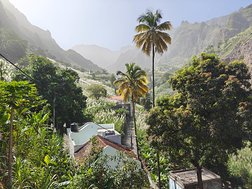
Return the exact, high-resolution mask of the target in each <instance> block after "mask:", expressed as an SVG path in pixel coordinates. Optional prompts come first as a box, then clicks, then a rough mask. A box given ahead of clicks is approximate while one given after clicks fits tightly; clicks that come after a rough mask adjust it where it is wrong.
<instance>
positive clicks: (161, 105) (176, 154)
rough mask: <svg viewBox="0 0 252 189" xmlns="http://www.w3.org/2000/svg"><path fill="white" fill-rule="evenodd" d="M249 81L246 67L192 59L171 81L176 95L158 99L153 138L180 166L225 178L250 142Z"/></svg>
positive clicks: (208, 57)
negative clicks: (233, 154) (232, 158)
mask: <svg viewBox="0 0 252 189" xmlns="http://www.w3.org/2000/svg"><path fill="white" fill-rule="evenodd" d="M249 80H250V75H249V73H248V68H247V67H246V65H245V64H244V63H242V62H238V61H235V62H231V63H224V62H221V61H220V59H219V58H218V57H217V56H215V55H213V54H205V53H202V54H201V55H200V56H199V57H194V58H193V59H192V61H191V63H190V64H189V65H188V66H186V67H184V68H182V69H180V70H179V71H178V72H177V73H176V74H175V75H174V76H173V77H172V78H171V80H170V83H171V86H172V88H173V90H175V91H176V93H175V94H174V95H172V96H166V97H163V98H161V99H159V100H158V106H157V107H156V108H155V109H153V110H152V112H151V113H150V116H149V117H148V119H147V122H148V124H149V125H150V127H149V129H148V133H149V135H150V136H151V137H153V138H156V139H157V140H154V141H159V142H156V145H159V148H161V149H162V150H164V151H167V152H168V153H169V158H170V160H171V162H173V163H175V164H176V165H179V166H180V167H184V166H188V165H189V164H191V165H193V166H194V167H196V168H197V169H198V171H200V169H201V167H202V166H208V167H210V168H212V169H213V170H214V171H216V172H217V173H219V174H222V173H223V171H224V170H226V167H225V162H227V159H228V154H229V153H231V152H234V151H236V149H237V148H241V147H242V145H243V140H246V139H248V138H249V136H250V137H251V130H252V125H251V123H252V122H251V121H252V119H251V114H252V100H251V98H250V96H251V86H250V83H249ZM154 145H155V144H154ZM198 173H200V172H198ZM198 179H200V178H199V177H198Z"/></svg>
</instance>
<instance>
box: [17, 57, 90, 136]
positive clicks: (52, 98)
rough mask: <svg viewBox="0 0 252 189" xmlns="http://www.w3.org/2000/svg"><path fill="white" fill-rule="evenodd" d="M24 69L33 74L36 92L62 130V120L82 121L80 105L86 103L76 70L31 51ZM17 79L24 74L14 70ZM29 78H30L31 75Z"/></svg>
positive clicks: (68, 123) (82, 105)
mask: <svg viewBox="0 0 252 189" xmlns="http://www.w3.org/2000/svg"><path fill="white" fill-rule="evenodd" d="M27 61H28V66H27V68H26V72H28V73H29V74H30V76H31V77H32V78H33V80H32V81H31V82H34V83H35V84H36V86H37V88H38V93H39V95H41V96H42V97H43V98H44V99H46V100H47V102H48V103H49V104H50V105H51V106H50V109H51V112H52V113H53V114H52V122H53V124H54V125H55V127H56V128H57V129H58V130H59V131H60V133H63V124H65V123H66V125H67V126H68V125H70V124H71V123H72V122H79V123H82V122H83V121H84V120H85V117H84V113H83V109H84V108H85V107H86V97H85V96H84V95H83V93H82V89H81V88H80V87H78V86H77V82H78V81H79V76H78V74H77V73H76V72H75V71H73V70H71V69H61V68H59V67H56V66H55V65H54V64H53V63H52V62H51V61H50V60H49V59H47V58H44V57H40V56H36V55H30V56H29V57H28V59H27ZM15 79H18V80H24V79H30V78H24V76H23V75H21V74H19V73H17V75H16V78H15ZM30 80H31V79H30Z"/></svg>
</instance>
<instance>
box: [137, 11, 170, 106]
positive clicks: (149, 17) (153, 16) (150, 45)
mask: <svg viewBox="0 0 252 189" xmlns="http://www.w3.org/2000/svg"><path fill="white" fill-rule="evenodd" d="M161 19H162V15H161V13H160V11H159V10H156V12H155V13H154V12H152V11H150V10H147V12H146V13H145V14H143V15H141V16H139V18H138V19H137V20H138V22H139V25H137V26H136V28H135V30H136V32H137V34H136V35H135V36H134V39H133V41H134V42H135V43H136V46H137V47H138V48H141V49H142V51H143V52H144V53H145V54H147V55H148V56H150V53H151V52H152V101H153V102H152V103H153V104H152V106H153V107H155V84H154V60H155V53H156V52H158V53H159V54H163V52H165V51H166V50H167V49H168V44H171V37H170V35H169V34H168V33H167V32H166V31H167V30H170V29H171V27H172V25H171V23H170V22H169V21H166V22H163V23H160V21H161Z"/></svg>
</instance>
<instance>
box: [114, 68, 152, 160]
mask: <svg viewBox="0 0 252 189" xmlns="http://www.w3.org/2000/svg"><path fill="white" fill-rule="evenodd" d="M125 66H126V72H125V73H124V72H121V71H118V72H117V75H118V76H120V77H119V78H118V79H117V80H115V81H114V85H115V86H116V87H117V93H118V94H119V95H121V96H122V98H123V100H124V101H126V102H127V101H128V100H129V99H130V100H131V103H132V112H133V121H134V130H135V135H136V145H137V146H136V147H137V157H138V158H139V152H138V140H137V130H136V116H135V103H136V101H137V100H138V98H139V97H142V96H145V95H146V94H147V93H148V86H147V83H148V81H147V75H146V72H145V71H144V70H142V69H141V68H140V67H139V66H137V65H135V63H131V64H126V65H125Z"/></svg>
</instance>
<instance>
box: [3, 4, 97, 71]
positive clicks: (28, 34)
mask: <svg viewBox="0 0 252 189" xmlns="http://www.w3.org/2000/svg"><path fill="white" fill-rule="evenodd" d="M0 51H1V53H2V54H4V55H5V56H7V57H8V58H9V59H11V60H12V61H17V60H18V59H19V58H21V57H23V56H25V54H26V53H35V54H38V55H42V56H46V57H49V58H52V59H55V60H56V61H58V62H62V63H65V64H67V65H69V64H70V65H71V66H73V67H77V68H81V69H85V70H93V71H101V70H102V69H101V68H99V67H98V66H97V65H95V64H93V63H92V62H91V61H90V60H87V59H85V58H83V57H82V56H80V55H79V54H77V53H72V52H68V51H65V50H63V49H62V48H60V47H59V45H58V44H57V43H56V42H55V40H54V39H53V38H52V36H51V33H50V32H49V31H45V30H42V29H40V28H39V27H37V26H34V25H32V24H31V23H30V22H29V21H28V20H27V18H26V17H25V16H24V15H23V14H22V13H21V12H20V11H18V10H17V9H16V8H15V7H14V6H13V5H12V4H11V3H10V2H9V1H8V0H0Z"/></svg>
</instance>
